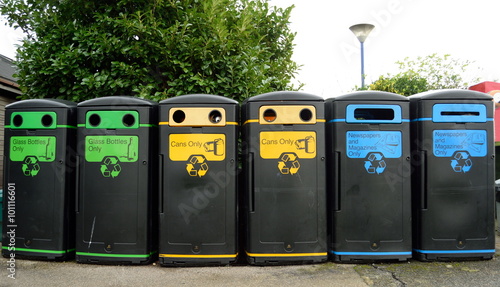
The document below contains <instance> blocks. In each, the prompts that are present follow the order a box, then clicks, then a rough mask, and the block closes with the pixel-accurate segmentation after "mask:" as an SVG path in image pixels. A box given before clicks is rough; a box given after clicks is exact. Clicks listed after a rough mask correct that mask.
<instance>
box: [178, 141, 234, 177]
mask: <svg viewBox="0 0 500 287" xmlns="http://www.w3.org/2000/svg"><path fill="white" fill-rule="evenodd" d="M168 144H169V158H170V160H172V161H189V162H190V164H194V165H198V164H200V167H201V165H202V164H203V163H205V161H222V160H224V159H225V158H226V135H225V134H170V136H169V140H168ZM200 170H203V169H200ZM200 173H201V174H203V175H204V173H203V171H201V172H200ZM200 173H196V175H197V176H200Z"/></svg>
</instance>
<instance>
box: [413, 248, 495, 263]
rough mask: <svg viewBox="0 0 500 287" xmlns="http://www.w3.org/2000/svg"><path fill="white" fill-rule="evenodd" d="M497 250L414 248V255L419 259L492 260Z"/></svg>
mask: <svg viewBox="0 0 500 287" xmlns="http://www.w3.org/2000/svg"><path fill="white" fill-rule="evenodd" d="M493 256H495V250H489V251H486V250H460V251H454V250H428V251H424V250H414V252H413V257H414V258H415V259H417V260H419V261H424V262H425V261H427V262H428V261H464V260H490V259H492V258H493Z"/></svg>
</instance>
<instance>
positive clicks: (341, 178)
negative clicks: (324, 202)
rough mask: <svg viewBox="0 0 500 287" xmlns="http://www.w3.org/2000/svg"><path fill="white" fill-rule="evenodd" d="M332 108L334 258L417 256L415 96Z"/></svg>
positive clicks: (361, 99)
mask: <svg viewBox="0 0 500 287" xmlns="http://www.w3.org/2000/svg"><path fill="white" fill-rule="evenodd" d="M325 109H326V114H327V116H326V117H327V125H326V134H327V151H328V152H327V156H328V174H329V175H328V179H329V180H328V204H329V211H328V218H329V223H328V226H329V235H330V238H331V242H330V246H329V248H330V253H331V255H332V258H333V260H334V261H341V262H355V261H374V260H400V261H404V260H407V259H409V258H411V255H412V252H411V247H412V245H411V178H410V168H411V166H410V133H409V132H410V130H409V129H410V126H409V125H410V123H409V118H410V115H409V101H408V98H406V97H403V96H400V95H396V94H393V93H387V92H378V91H369V92H354V93H350V94H347V95H343V96H338V97H335V98H330V99H327V100H326V104H325Z"/></svg>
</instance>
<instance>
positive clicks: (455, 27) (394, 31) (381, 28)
mask: <svg viewBox="0 0 500 287" xmlns="http://www.w3.org/2000/svg"><path fill="white" fill-rule="evenodd" d="M292 4H293V5H295V8H294V10H293V12H292V16H291V21H292V24H291V29H292V30H293V31H295V32H297V36H296V39H295V44H296V46H295V51H294V60H295V61H296V62H297V63H298V64H301V65H303V67H302V69H301V70H300V71H299V74H298V75H297V76H296V78H297V80H298V81H300V82H302V83H304V84H305V87H304V88H303V91H305V92H309V93H313V94H316V95H320V96H323V97H325V98H328V97H332V96H337V95H340V94H343V93H348V92H350V91H352V90H353V88H354V86H355V85H358V86H360V85H361V64H360V49H359V42H358V40H357V39H356V37H355V36H354V34H352V32H351V31H350V30H349V27H350V26H351V25H354V24H359V23H370V24H373V25H375V29H374V30H373V31H372V32H371V34H370V35H369V36H368V39H367V40H366V42H365V74H366V75H367V77H366V81H365V82H366V83H367V84H369V83H371V82H373V81H375V80H376V79H377V78H378V77H379V76H380V75H385V74H387V73H393V74H394V73H397V71H398V69H397V66H396V65H395V64H394V63H395V62H396V61H398V60H403V59H404V58H405V57H411V58H416V57H417V56H427V55H430V54H432V53H439V54H451V56H452V57H454V58H457V59H461V60H469V61H474V62H475V64H474V67H475V69H472V70H471V73H472V75H473V76H475V77H480V78H481V81H500V49H499V47H500V1H497V0H475V1H456V0H455V1H452V0H349V1H334V0H270V5H276V6H279V7H287V6H290V5H292ZM0 35H2V40H1V41H0V54H3V55H5V56H7V57H10V58H14V57H15V48H14V44H15V43H17V40H18V39H20V38H22V34H21V33H20V32H19V31H12V30H11V29H8V27H7V26H4V25H3V24H0ZM471 84H474V83H471Z"/></svg>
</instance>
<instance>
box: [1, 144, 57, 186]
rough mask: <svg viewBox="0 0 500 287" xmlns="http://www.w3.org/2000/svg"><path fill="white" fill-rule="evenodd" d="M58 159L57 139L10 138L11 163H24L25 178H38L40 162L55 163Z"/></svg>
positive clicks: (22, 167)
mask: <svg viewBox="0 0 500 287" xmlns="http://www.w3.org/2000/svg"><path fill="white" fill-rule="evenodd" d="M55 158H56V137H54V136H17V137H11V138H10V155H9V159H10V161H21V162H23V164H22V166H21V169H22V172H23V174H24V175H25V176H31V177H33V176H36V175H37V174H38V173H39V172H40V165H39V164H38V163H39V162H53V161H54V159H55Z"/></svg>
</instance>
